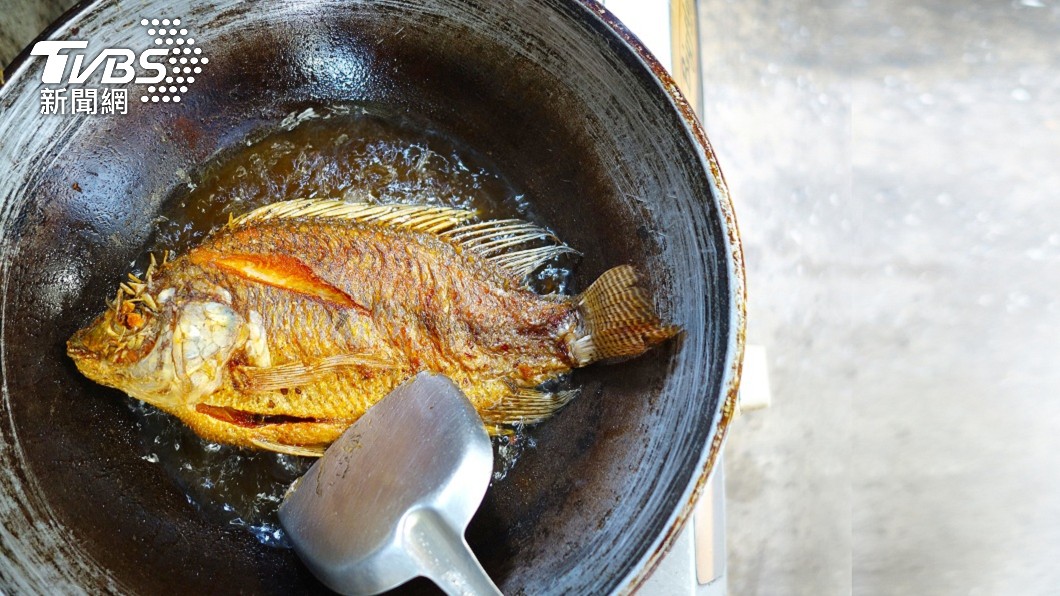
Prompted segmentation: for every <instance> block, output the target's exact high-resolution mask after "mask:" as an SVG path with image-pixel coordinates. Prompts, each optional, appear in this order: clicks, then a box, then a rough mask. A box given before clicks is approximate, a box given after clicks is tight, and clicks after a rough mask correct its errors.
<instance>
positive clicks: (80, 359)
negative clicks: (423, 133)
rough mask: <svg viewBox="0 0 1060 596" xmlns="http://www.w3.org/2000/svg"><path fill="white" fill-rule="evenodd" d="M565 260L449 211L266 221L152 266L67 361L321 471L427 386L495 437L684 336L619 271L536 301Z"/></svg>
mask: <svg viewBox="0 0 1060 596" xmlns="http://www.w3.org/2000/svg"><path fill="white" fill-rule="evenodd" d="M565 252H571V249H569V248H568V247H566V246H565V245H563V244H562V243H560V242H559V241H558V240H557V239H556V238H555V237H554V236H553V235H552V234H551V233H549V232H547V231H546V230H544V229H542V228H540V227H537V226H535V225H532V224H529V223H526V222H522V221H519V220H496V221H484V222H476V221H474V214H473V212H469V211H463V210H458V209H450V208H443V207H430V206H411V205H376V204H367V203H345V202H341V201H332V200H298V201H284V202H279V203H274V204H271V205H267V206H265V207H262V208H260V209H257V210H255V211H252V212H250V213H248V214H246V215H243V216H241V217H239V218H236V219H233V220H230V221H229V223H228V224H227V225H226V226H224V227H223V228H222V229H220V230H217V231H215V232H214V233H213V234H211V235H210V236H208V237H207V238H206V239H205V240H204V241H203V242H202V243H201V244H200V245H198V246H197V247H195V248H193V249H191V250H190V251H189V252H188V253H187V254H185V255H182V256H180V257H179V258H175V259H172V260H170V259H168V258H165V259H163V262H162V263H157V262H155V261H154V259H153V258H152V264H151V266H150V267H149V268H148V270H147V273H146V275H145V276H144V278H143V279H141V278H139V277H137V276H135V275H132V274H130V277H129V281H128V282H126V283H123V284H121V285H120V287H119V289H118V292H117V296H116V297H115V298H114V300H113V301H111V302H110V303H109V304H108V307H107V309H106V310H105V311H104V312H103V313H102V314H101V315H99V316H98V317H97V318H96V319H95V321H93V322H92V323H91V324H90V325H89V326H88V327H86V328H84V329H82V330H80V331H78V332H77V333H76V334H74V336H73V337H72V338H71V339H70V340H69V341H68V342H67V352H68V354H69V355H70V357H71V358H73V360H74V362H75V363H76V365H77V367H78V369H79V370H80V371H81V372H82V373H83V374H84V375H85V376H87V377H88V378H90V379H92V380H93V381H95V382H97V383H100V384H103V385H107V386H110V387H115V388H117V389H120V390H122V391H124V392H126V393H127V394H129V395H130V396H132V397H134V398H136V399H139V400H142V401H144V402H147V403H150V404H153V405H154V406H156V407H158V408H160V409H162V410H164V411H166V412H169V413H170V414H172V415H174V416H176V417H178V418H179V419H180V420H181V421H183V422H184V423H185V424H187V425H188V426H189V427H190V428H192V429H193V430H194V431H195V432H196V433H198V434H199V435H200V436H202V437H203V438H205V439H208V440H211V441H216V442H220V443H228V444H232V445H238V446H242V447H248V448H260V449H269V450H273V451H278V452H283V453H291V454H297V455H320V454H321V453H322V452H323V449H324V448H325V447H326V446H327V445H328V444H330V443H331V442H332V441H334V440H335V439H336V438H338V436H339V435H340V434H341V433H342V432H343V431H344V430H345V429H346V428H347V427H348V426H349V425H350V424H352V423H353V422H354V421H355V420H357V418H358V417H360V416H361V415H362V414H363V413H364V412H365V411H366V410H367V409H368V408H369V407H371V406H372V404H373V403H375V402H376V401H378V400H379V399H381V398H382V397H383V396H385V395H386V394H387V393H389V392H390V390H391V389H393V388H395V387H396V386H397V385H399V384H401V383H402V382H403V381H405V380H406V379H408V378H409V377H411V376H413V375H415V374H416V373H417V372H420V371H424V370H428V371H433V372H439V373H442V374H445V375H447V376H448V377H450V378H451V379H452V380H453V381H454V382H455V383H456V384H457V385H458V386H460V388H461V389H462V390H463V391H464V392H465V393H466V394H467V396H468V397H469V398H470V400H471V401H472V403H474V404H475V407H476V409H477V410H478V412H479V413H480V415H481V416H482V419H483V421H484V422H485V423H486V424H487V427H488V428H490V430H491V432H494V433H498V432H504V431H505V429H507V428H511V425H514V424H520V423H522V424H530V423H534V422H538V421H540V420H543V419H544V418H546V417H548V416H550V415H551V414H553V413H554V412H555V411H556V410H558V409H559V408H561V407H562V406H563V405H565V404H566V403H567V402H568V401H569V400H570V399H571V398H572V397H573V392H567V391H564V392H550V391H546V390H543V389H542V388H541V386H542V384H543V383H545V382H546V381H549V380H551V379H554V378H556V377H557V376H559V375H561V374H563V373H566V372H568V371H570V370H571V369H573V368H576V367H582V366H586V365H588V364H592V363H593V362H597V361H601V360H611V359H618V358H627V357H633V356H637V355H639V354H642V353H643V352H645V351H646V350H648V349H649V348H651V347H652V346H654V345H656V344H658V343H660V342H663V341H665V340H666V339H668V338H670V337H671V336H673V335H674V334H676V333H677V332H678V328H677V327H676V326H674V325H669V324H664V323H662V322H661V321H660V319H659V317H658V316H657V315H656V313H655V310H654V308H653V307H652V305H651V302H650V300H649V299H648V297H647V296H646V294H645V292H644V291H643V290H642V289H641V288H640V287H638V285H637V276H636V273H635V272H634V270H633V268H632V267H630V266H628V265H624V266H619V267H616V268H614V269H611V270H609V271H607V272H605V273H604V274H603V275H602V276H600V278H599V279H597V280H596V281H595V282H594V283H593V284H592V285H591V286H589V288H588V289H586V290H585V292H583V293H581V294H579V295H577V296H562V295H539V294H536V293H534V292H532V291H531V290H530V289H529V288H528V287H527V285H526V283H525V279H526V277H527V276H528V275H529V274H530V273H532V272H533V271H534V270H536V269H537V268H538V267H540V266H541V265H542V264H543V263H544V262H545V261H547V260H549V259H551V258H554V257H556V256H557V255H560V254H563V253H565Z"/></svg>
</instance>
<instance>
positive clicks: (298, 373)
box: [233, 354, 394, 391]
mask: <svg viewBox="0 0 1060 596" xmlns="http://www.w3.org/2000/svg"><path fill="white" fill-rule="evenodd" d="M393 366H394V364H393V363H392V362H390V361H387V360H385V359H382V358H379V357H376V356H369V355H365V354H339V355H336V356H329V357H327V358H322V359H320V360H317V361H314V362H310V363H302V362H292V363H290V364H281V365H279V366H268V367H262V366H242V365H241V366H236V367H234V370H233V376H234V378H235V381H236V383H238V384H239V385H240V386H241V387H242V388H244V389H247V390H249V391H274V390H277V389H284V388H291V387H300V386H302V385H308V384H310V383H312V382H314V381H317V380H319V379H320V378H322V377H324V376H326V375H328V374H331V373H335V372H339V371H341V370H342V369H345V368H353V369H362V370H370V369H385V368H392V367H393Z"/></svg>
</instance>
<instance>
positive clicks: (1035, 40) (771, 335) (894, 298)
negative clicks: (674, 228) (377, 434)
mask: <svg viewBox="0 0 1060 596" xmlns="http://www.w3.org/2000/svg"><path fill="white" fill-rule="evenodd" d="M700 8H701V31H702V39H703V44H704V48H703V68H704V79H705V83H706V88H705V97H706V102H705V103H706V116H705V124H706V128H707V131H708V134H709V135H710V136H711V139H712V141H713V143H714V146H715V148H716V149H717V151H718V153H719V159H720V161H721V165H722V169H723V170H724V172H725V174H726V178H727V179H728V182H729V185H730V188H731V190H732V194H733V196H734V198H735V201H736V208H737V215H738V216H739V219H740V224H741V229H742V232H743V238H744V242H745V250H746V256H747V263H748V275H749V280H748V288H749V294H750V312H749V330H748V341H749V342H751V343H758V344H763V345H765V346H766V347H767V349H768V350H769V356H770V358H769V364H770V374H771V381H772V385H773V404H774V405H773V407H772V409H770V410H766V411H762V412H755V413H752V414H750V415H748V416H746V417H745V418H743V419H742V420H739V421H738V422H737V423H736V425H735V427H734V428H733V430H732V433H731V435H730V437H731V438H730V442H729V444H728V448H727V449H728V455H727V457H728V463H727V468H726V472H727V474H728V482H729V483H728V512H729V518H728V529H729V543H730V558H729V586H730V591H731V593H733V594H740V595H745V594H747V595H750V594H766V595H772V594H814V595H817V594H845V593H849V592H851V591H852V590H853V591H854V592H856V593H859V594H1055V593H1057V590H1060V588H1058V586H1060V565H1058V564H1057V562H1058V561H1060V457H1058V456H1057V455H1056V453H1055V452H1054V450H1055V449H1057V448H1058V447H1060V400H1058V399H1057V395H1058V394H1060V367H1058V366H1056V362H1057V360H1058V359H1060V341H1058V332H1057V330H1058V329H1060V300H1058V299H1057V295H1056V291H1057V289H1058V288H1060V267H1058V264H1060V200H1058V199H1057V198H1056V197H1055V196H1054V193H1055V192H1056V189H1057V188H1058V187H1060V169H1058V167H1057V165H1058V161H1060V97H1058V92H1060V6H1058V3H1057V2H1055V1H1050V0H1041V1H1038V0H1022V1H1021V0H1016V1H1014V2H1009V1H1005V2H992V1H985V0H976V1H974V2H940V1H936V2H931V3H928V2H912V1H909V0H854V1H850V0H846V1H844V2H837V1H822V0H789V1H788V2H769V1H756V2H734V1H727V0H700Z"/></svg>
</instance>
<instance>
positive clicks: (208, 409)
mask: <svg viewBox="0 0 1060 596" xmlns="http://www.w3.org/2000/svg"><path fill="white" fill-rule="evenodd" d="M195 411H196V412H198V413H200V414H205V415H207V416H209V417H211V418H214V419H216V420H220V421H221V422H227V423H228V424H233V425H235V426H239V427H241V428H260V427H262V426H272V425H277V424H298V423H320V422H324V423H327V422H334V421H333V420H330V419H328V418H313V417H310V416H292V415H290V414H261V413H259V412H251V411H248V410H240V409H238V408H232V407H229V406H211V405H209V404H196V406H195Z"/></svg>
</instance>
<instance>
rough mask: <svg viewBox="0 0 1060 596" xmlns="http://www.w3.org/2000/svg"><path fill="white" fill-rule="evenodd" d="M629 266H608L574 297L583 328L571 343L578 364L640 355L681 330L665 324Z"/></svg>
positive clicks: (572, 353)
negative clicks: (585, 288)
mask: <svg viewBox="0 0 1060 596" xmlns="http://www.w3.org/2000/svg"><path fill="white" fill-rule="evenodd" d="M637 281H638V279H637V273H636V270H634V269H633V267H631V266H629V265H620V266H618V267H615V268H614V269H609V270H607V271H605V272H604V274H603V275H601V276H600V278H599V279H597V280H596V281H594V282H593V283H592V285H590V286H589V288H588V289H587V290H585V292H583V293H582V294H580V295H579V296H577V297H576V298H575V304H576V305H577V307H578V311H579V312H580V313H581V316H582V323H583V331H584V333H583V334H581V336H580V337H578V338H576V339H574V341H572V342H571V344H570V352H571V356H572V358H573V360H574V362H575V364H576V366H585V365H587V364H591V363H593V362H597V361H600V360H609V359H614V358H627V357H631V356H639V355H640V354H643V353H644V352H646V351H647V350H648V349H649V348H651V347H652V346H654V345H656V344H659V343H661V342H663V341H665V340H667V339H669V338H671V337H673V336H674V335H676V334H677V333H678V332H680V331H681V328H680V327H678V326H677V325H667V324H663V323H662V322H661V321H660V320H659V315H657V314H656V313H655V309H654V307H653V306H652V304H651V302H650V301H649V300H648V298H647V295H646V293H645V292H644V290H643V289H642V288H641V287H640V286H638V285H637Z"/></svg>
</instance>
